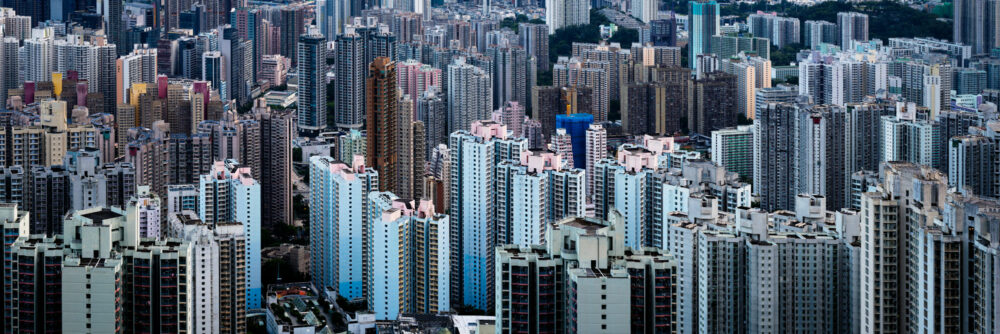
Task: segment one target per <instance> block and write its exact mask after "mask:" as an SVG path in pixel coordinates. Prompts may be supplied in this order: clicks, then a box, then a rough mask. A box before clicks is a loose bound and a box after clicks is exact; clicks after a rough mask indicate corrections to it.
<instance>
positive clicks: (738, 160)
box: [712, 125, 754, 180]
mask: <svg viewBox="0 0 1000 334" xmlns="http://www.w3.org/2000/svg"><path fill="white" fill-rule="evenodd" d="M753 130H754V128H753V125H741V126H737V127H735V128H725V129H721V130H715V131H712V162H714V163H716V164H718V165H719V166H723V167H726V169H727V170H729V171H731V172H734V173H737V174H739V175H740V177H741V178H746V179H750V180H753V169H754V168H753V167H754V164H753V163H754V160H753V152H754V151H753V148H754V132H753Z"/></svg>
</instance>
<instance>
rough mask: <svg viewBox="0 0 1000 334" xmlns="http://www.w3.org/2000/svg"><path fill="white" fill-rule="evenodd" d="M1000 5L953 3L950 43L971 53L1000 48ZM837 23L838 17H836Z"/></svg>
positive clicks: (980, 0) (974, 0)
mask: <svg viewBox="0 0 1000 334" xmlns="http://www.w3.org/2000/svg"><path fill="white" fill-rule="evenodd" d="M998 6H1000V4H998V3H997V2H996V1H987V0H959V1H955V3H954V11H953V13H952V14H953V17H954V19H955V23H954V28H953V29H954V31H953V34H952V41H954V42H956V43H962V44H965V45H969V46H972V53H974V54H977V55H985V54H989V53H990V50H993V48H996V47H997V46H1000V19H998V18H997V16H996V15H994V14H993V13H996V11H997V10H1000V8H998ZM838 23H839V17H838Z"/></svg>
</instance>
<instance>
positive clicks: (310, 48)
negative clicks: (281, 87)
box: [296, 29, 340, 131]
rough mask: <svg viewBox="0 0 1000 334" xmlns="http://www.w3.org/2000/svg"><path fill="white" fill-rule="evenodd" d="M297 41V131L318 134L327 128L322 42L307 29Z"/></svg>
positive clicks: (324, 56)
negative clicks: (316, 132)
mask: <svg viewBox="0 0 1000 334" xmlns="http://www.w3.org/2000/svg"><path fill="white" fill-rule="evenodd" d="M297 40H298V46H297V48H298V51H297V52H296V54H297V55H298V58H296V59H298V61H297V62H296V63H297V64H298V65H297V66H298V67H297V68H298V71H299V76H298V77H299V93H298V94H299V100H298V101H299V102H298V127H299V130H300V131H320V130H323V129H326V126H327V119H326V117H327V115H326V38H324V37H323V35H320V34H319V33H318V32H317V31H315V29H310V30H309V32H308V33H306V34H303V35H301V36H298V39H297ZM338 102H340V101H338Z"/></svg>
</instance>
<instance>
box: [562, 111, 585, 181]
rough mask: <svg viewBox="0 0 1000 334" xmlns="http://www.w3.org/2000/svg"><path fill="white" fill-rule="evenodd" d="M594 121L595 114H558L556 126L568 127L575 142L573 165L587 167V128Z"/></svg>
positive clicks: (571, 140) (572, 140)
mask: <svg viewBox="0 0 1000 334" xmlns="http://www.w3.org/2000/svg"><path fill="white" fill-rule="evenodd" d="M591 123H594V115H591V114H570V115H556V128H557V129H559V128H561V129H566V133H568V134H569V137H570V143H572V144H573V167H575V168H580V169H585V168H587V128H589V127H590V124H591Z"/></svg>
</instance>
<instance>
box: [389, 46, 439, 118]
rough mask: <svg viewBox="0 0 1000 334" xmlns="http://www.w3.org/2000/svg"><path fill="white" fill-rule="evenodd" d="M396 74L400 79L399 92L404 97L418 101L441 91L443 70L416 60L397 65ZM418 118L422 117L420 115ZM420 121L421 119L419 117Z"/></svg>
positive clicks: (398, 81)
mask: <svg viewBox="0 0 1000 334" xmlns="http://www.w3.org/2000/svg"><path fill="white" fill-rule="evenodd" d="M396 73H397V75H398V76H399V78H397V79H396V82H397V83H398V84H399V90H400V92H401V93H402V94H403V95H409V96H410V98H411V99H413V101H417V99H419V98H420V97H421V96H423V95H424V93H425V92H427V91H429V90H431V89H436V90H438V91H441V69H438V68H434V67H433V66H430V65H427V64H423V63H421V62H419V61H417V60H415V59H408V60H406V61H403V62H397V63H396ZM416 115H417V116H422V115H420V114H419V113H417V114H416ZM417 119H420V117H417Z"/></svg>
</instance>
